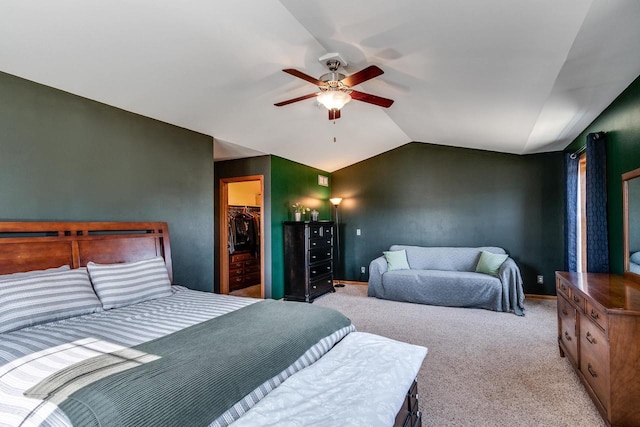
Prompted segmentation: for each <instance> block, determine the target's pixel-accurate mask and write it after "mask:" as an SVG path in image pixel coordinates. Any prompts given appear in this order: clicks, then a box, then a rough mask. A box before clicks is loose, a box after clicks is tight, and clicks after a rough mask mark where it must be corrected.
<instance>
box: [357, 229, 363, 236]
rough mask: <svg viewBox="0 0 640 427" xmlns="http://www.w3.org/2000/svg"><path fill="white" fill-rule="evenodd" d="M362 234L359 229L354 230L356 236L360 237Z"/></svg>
mask: <svg viewBox="0 0 640 427" xmlns="http://www.w3.org/2000/svg"><path fill="white" fill-rule="evenodd" d="M361 234H362V232H361V231H360V229H359V228H356V236H360V235H361Z"/></svg>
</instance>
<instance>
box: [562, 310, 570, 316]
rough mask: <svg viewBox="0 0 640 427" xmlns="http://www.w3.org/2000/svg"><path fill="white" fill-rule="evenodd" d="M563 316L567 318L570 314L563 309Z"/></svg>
mask: <svg viewBox="0 0 640 427" xmlns="http://www.w3.org/2000/svg"><path fill="white" fill-rule="evenodd" d="M562 314H564V315H565V316H568V315H569V313H568V312H567V310H565V309H564V308H563V309H562Z"/></svg>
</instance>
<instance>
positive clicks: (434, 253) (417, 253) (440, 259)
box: [390, 245, 505, 272]
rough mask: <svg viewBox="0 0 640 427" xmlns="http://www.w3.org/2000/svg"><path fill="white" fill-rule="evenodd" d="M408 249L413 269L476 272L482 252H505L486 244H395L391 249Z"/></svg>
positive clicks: (408, 259) (408, 256)
mask: <svg viewBox="0 0 640 427" xmlns="http://www.w3.org/2000/svg"><path fill="white" fill-rule="evenodd" d="M402 249H404V250H406V251H407V261H408V262H409V266H410V267H411V269H412V270H445V271H468V272H475V270H476V265H477V264H478V259H480V252H482V251H487V252H492V253H494V254H504V253H505V251H504V249H502V248H498V247H492V246H484V247H479V248H453V247H422V246H406V245H393V246H391V248H390V250H392V251H399V250H402Z"/></svg>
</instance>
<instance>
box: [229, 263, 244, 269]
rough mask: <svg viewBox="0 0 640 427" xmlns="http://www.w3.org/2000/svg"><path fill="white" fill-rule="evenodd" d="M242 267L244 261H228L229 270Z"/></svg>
mask: <svg viewBox="0 0 640 427" xmlns="http://www.w3.org/2000/svg"><path fill="white" fill-rule="evenodd" d="M243 267H244V261H234V262H230V263H229V270H235V269H237V268H239V269H242V268H243Z"/></svg>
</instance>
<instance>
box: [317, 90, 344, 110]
mask: <svg viewBox="0 0 640 427" xmlns="http://www.w3.org/2000/svg"><path fill="white" fill-rule="evenodd" d="M349 101H351V95H349V94H348V93H346V92H342V91H340V90H327V91H324V92H322V93H321V94H320V95H318V102H319V103H320V104H322V105H324V106H325V107H326V108H327V110H340V109H341V108H342V107H344V106H345V104H347V103H348V102H349Z"/></svg>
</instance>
